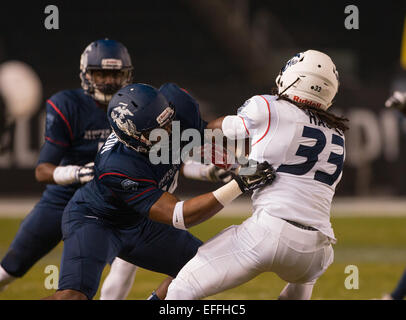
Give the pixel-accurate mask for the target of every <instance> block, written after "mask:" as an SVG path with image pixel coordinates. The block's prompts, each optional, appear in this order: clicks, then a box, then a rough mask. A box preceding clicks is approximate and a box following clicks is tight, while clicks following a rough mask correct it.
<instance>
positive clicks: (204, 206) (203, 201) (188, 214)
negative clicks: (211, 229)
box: [173, 180, 243, 228]
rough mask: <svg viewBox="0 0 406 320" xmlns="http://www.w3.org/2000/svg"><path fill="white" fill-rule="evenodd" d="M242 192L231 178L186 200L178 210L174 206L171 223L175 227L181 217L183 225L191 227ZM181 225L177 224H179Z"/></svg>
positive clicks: (217, 210)
mask: <svg viewBox="0 0 406 320" xmlns="http://www.w3.org/2000/svg"><path fill="white" fill-rule="evenodd" d="M242 193H243V191H242V190H241V188H240V187H239V185H238V183H237V182H236V181H235V180H232V181H230V182H229V183H227V184H226V185H224V186H222V187H221V188H219V189H217V190H215V191H214V192H209V193H206V194H203V195H201V196H197V197H194V198H192V199H189V200H186V201H185V202H184V203H183V206H182V208H179V209H178V210H176V208H175V210H174V215H173V224H174V226H175V227H177V225H176V220H182V218H183V225H184V226H185V227H186V228H190V227H193V226H195V225H197V224H199V223H201V222H203V221H206V220H207V219H209V218H211V217H212V216H214V215H215V214H216V213H217V212H219V211H220V210H221V209H223V208H224V207H225V206H226V205H228V204H229V203H230V202H232V201H233V200H234V199H235V198H237V197H238V196H239V195H241V194H242ZM178 218H179V219H178ZM181 222H182V221H181ZM183 225H182V224H179V226H183Z"/></svg>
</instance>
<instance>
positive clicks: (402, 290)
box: [382, 91, 406, 300]
mask: <svg viewBox="0 0 406 320" xmlns="http://www.w3.org/2000/svg"><path fill="white" fill-rule="evenodd" d="M385 107H387V108H394V109H396V110H399V111H400V112H401V113H402V114H403V115H406V92H400V91H395V92H394V93H393V94H392V96H390V97H389V98H388V100H386V102H385ZM405 297H406V270H405V271H404V273H403V275H402V277H401V278H400V280H399V282H398V283H397V285H396V288H395V289H394V290H393V291H392V292H391V293H390V294H385V295H384V296H383V297H382V299H383V300H403V299H404V298H405Z"/></svg>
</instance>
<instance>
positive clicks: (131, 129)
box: [111, 102, 141, 137]
mask: <svg viewBox="0 0 406 320" xmlns="http://www.w3.org/2000/svg"><path fill="white" fill-rule="evenodd" d="M127 106H128V104H126V103H123V102H120V103H119V106H117V107H115V108H114V109H113V110H112V111H111V118H112V119H113V121H114V123H115V124H116V125H117V127H118V128H119V129H120V130H121V131H123V132H124V133H125V134H127V135H129V136H130V137H136V136H137V135H140V134H141V132H140V131H137V127H136V126H135V124H134V122H132V121H131V120H130V119H127V117H126V116H133V115H134V114H133V113H132V112H131V111H130V110H128V108H127Z"/></svg>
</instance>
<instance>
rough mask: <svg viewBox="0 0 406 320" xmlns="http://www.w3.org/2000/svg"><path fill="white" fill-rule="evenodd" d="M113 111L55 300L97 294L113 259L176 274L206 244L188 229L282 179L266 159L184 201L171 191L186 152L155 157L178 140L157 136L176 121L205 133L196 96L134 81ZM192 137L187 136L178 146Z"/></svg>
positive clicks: (81, 194) (80, 203) (75, 215)
mask: <svg viewBox="0 0 406 320" xmlns="http://www.w3.org/2000/svg"><path fill="white" fill-rule="evenodd" d="M168 101H169V102H168ZM107 116H108V119H109V122H110V124H111V127H112V129H113V133H112V134H111V135H110V136H109V138H108V139H107V141H106V143H105V144H104V146H103V147H102V149H101V150H100V151H99V152H98V154H97V156H96V160H95V178H94V179H93V180H91V181H90V182H89V183H87V184H86V185H85V186H84V187H82V188H80V189H78V190H77V191H76V193H75V195H74V196H73V197H72V199H71V200H70V202H69V203H68V205H67V206H66V208H65V211H64V213H63V218H62V232H63V240H64V251H63V255H62V261H61V272H60V279H59V289H58V291H56V292H55V294H54V295H52V296H50V297H49V299H92V298H93V297H94V295H95V293H96V291H97V288H98V285H99V281H100V277H101V274H102V271H103V269H104V267H105V265H106V263H108V261H110V260H111V259H113V258H114V257H116V256H118V257H120V258H122V259H123V260H125V261H128V262H131V263H133V264H135V265H137V266H141V267H143V268H145V269H148V270H152V271H155V272H160V273H164V274H167V275H169V276H171V277H175V276H176V274H177V272H178V271H179V270H180V269H181V268H182V266H183V265H184V264H185V263H186V262H187V261H188V260H189V259H191V258H192V257H193V256H194V255H195V253H196V252H197V249H198V247H199V246H200V245H201V241H200V240H199V239H197V238H196V237H194V236H193V235H192V234H190V233H189V232H188V231H187V228H189V227H191V226H194V225H196V224H198V223H201V222H203V221H205V220H207V219H209V218H210V217H212V216H213V215H214V214H216V213H217V212H218V211H220V210H221V209H222V208H223V207H224V206H225V205H227V204H228V203H230V202H231V201H232V200H233V199H235V198H237V197H238V196H239V195H240V194H242V193H243V192H246V191H249V190H253V189H255V188H258V187H260V186H263V185H265V184H268V183H271V182H272V181H273V179H274V178H275V172H274V170H273V168H272V166H270V165H269V164H267V163H261V164H259V165H257V166H255V168H254V170H253V171H251V172H250V174H247V175H242V174H238V175H237V174H233V179H232V180H231V181H230V182H228V183H227V184H225V185H224V186H222V187H220V188H219V189H217V190H216V191H214V192H209V193H206V194H203V195H200V196H197V197H194V198H192V199H189V200H186V201H180V200H179V199H177V198H176V197H175V196H174V195H173V194H172V192H173V190H174V189H175V188H176V185H177V178H178V176H179V171H180V168H181V166H182V162H181V161H180V159H181V158H179V157H178V156H179V155H180V154H181V153H180V152H175V154H177V156H174V157H172V158H171V159H170V160H169V161H168V163H166V162H160V163H157V164H153V163H152V161H151V159H150V156H151V151H152V150H153V148H154V146H156V145H157V143H158V142H160V143H161V142H162V146H163V147H162V150H161V151H162V152H166V151H168V150H170V149H172V148H175V147H174V143H173V141H172V140H170V139H169V140H165V139H164V138H163V137H164V136H165V135H163V134H162V136H160V137H158V138H157V139H156V140H157V141H158V142H155V139H153V138H152V137H153V136H155V133H156V130H160V132H161V133H162V132H164V133H167V136H170V135H171V130H172V129H173V128H174V124H175V123H177V124H178V125H179V126H180V130H181V131H182V132H184V130H185V129H194V130H195V132H198V134H200V135H203V131H204V128H205V127H206V123H205V122H204V121H203V120H202V119H201V118H200V114H199V110H198V108H197V107H196V103H195V102H194V100H193V98H192V97H191V96H190V95H188V94H187V93H186V92H184V91H182V90H180V89H179V87H177V86H176V85H174V84H166V85H164V86H163V87H161V88H160V90H157V89H155V88H154V87H152V86H148V85H145V84H131V85H129V86H126V87H124V88H122V89H120V90H119V91H118V92H117V93H116V94H115V95H114V96H113V98H112V100H111V101H110V103H109V108H108V111H107ZM161 137H162V139H161ZM155 138H156V136H155ZM165 141H169V142H168V143H167V144H166V142H165ZM185 144H186V142H183V141H180V145H179V150H181V149H182V148H183V146H184V145H185ZM165 148H167V149H165ZM171 151H177V150H171ZM170 154H173V153H172V152H170ZM160 298H163V297H160Z"/></svg>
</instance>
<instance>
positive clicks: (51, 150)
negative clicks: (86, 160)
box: [35, 93, 94, 185]
mask: <svg viewBox="0 0 406 320" xmlns="http://www.w3.org/2000/svg"><path fill="white" fill-rule="evenodd" d="M66 99H67V98H66V97H65V96H64V95H63V93H59V94H56V95H54V96H52V97H51V98H50V99H48V100H47V102H46V113H47V117H46V130H45V143H44V145H43V146H42V148H41V152H40V156H39V159H38V164H37V167H36V168H35V178H36V180H37V181H38V182H41V183H50V184H61V185H67V184H72V183H86V182H88V181H90V180H91V179H92V178H93V171H94V170H93V164H92V163H90V164H87V165H86V166H76V165H66V166H60V165H59V164H60V162H61V160H62V159H63V157H64V156H65V154H66V152H68V150H69V147H70V145H71V143H72V141H73V130H72V127H71V122H72V121H71V120H70V116H69V112H68V108H67V107H66Z"/></svg>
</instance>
